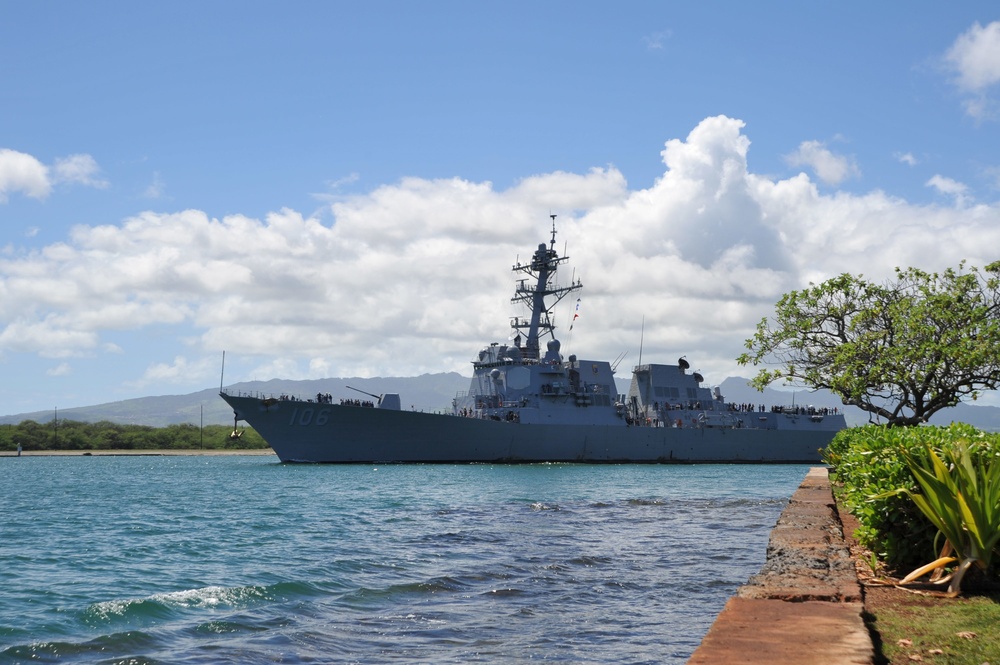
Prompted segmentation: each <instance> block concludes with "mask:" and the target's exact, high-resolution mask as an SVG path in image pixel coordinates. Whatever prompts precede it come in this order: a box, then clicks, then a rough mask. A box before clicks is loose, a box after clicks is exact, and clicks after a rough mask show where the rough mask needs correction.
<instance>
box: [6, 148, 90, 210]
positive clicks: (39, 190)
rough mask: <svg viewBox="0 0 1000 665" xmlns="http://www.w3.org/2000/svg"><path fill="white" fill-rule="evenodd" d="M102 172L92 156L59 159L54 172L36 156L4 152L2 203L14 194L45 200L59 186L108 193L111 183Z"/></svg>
mask: <svg viewBox="0 0 1000 665" xmlns="http://www.w3.org/2000/svg"><path fill="white" fill-rule="evenodd" d="M100 172H101V169H100V167H99V166H98V165H97V161H96V160H95V159H94V158H93V157H91V156H90V155H83V154H77V155H70V156H68V157H59V158H57V159H56V161H55V164H54V165H53V166H52V167H51V168H50V167H48V166H45V164H43V163H42V162H40V161H39V160H38V159H37V158H36V157H34V156H32V155H29V154H27V153H23V152H18V151H16V150H10V149H8V148H0V203H6V202H7V201H8V200H9V195H10V194H11V193H14V192H19V193H21V194H23V195H25V196H29V197H32V198H36V199H44V198H46V197H47V196H48V195H49V194H50V193H51V192H52V187H53V185H54V184H56V183H76V184H81V185H86V186H88V187H95V188H97V189H104V188H106V187H107V186H108V182H107V180H104V179H103V178H101V177H100Z"/></svg>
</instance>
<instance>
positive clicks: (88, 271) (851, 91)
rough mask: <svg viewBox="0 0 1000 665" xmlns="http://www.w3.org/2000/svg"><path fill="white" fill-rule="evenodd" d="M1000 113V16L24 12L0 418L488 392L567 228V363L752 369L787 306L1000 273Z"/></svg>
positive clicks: (786, 11)
mask: <svg viewBox="0 0 1000 665" xmlns="http://www.w3.org/2000/svg"><path fill="white" fill-rule="evenodd" d="M998 121H1000V10H997V9H996V6H995V5H994V4H993V3H986V2H968V3H949V4H945V3H931V2H912V3H906V4H905V6H904V5H899V4H896V3H860V2H848V3H835V4H834V3H829V4H823V5H821V4H820V3H792V2H784V3H745V2H711V3H665V2H630V3H615V4H614V5H613V4H612V3H587V2H544V3H537V2H510V3H500V4H497V3H459V2H433V3H406V2H366V3H346V2H341V3H331V2H300V3H280V4H279V3H260V2H239V3H237V2H208V3H186V2H179V3H159V4H153V3H128V2H97V3H59V4H49V3H13V2H5V3H2V4H0V376H2V379H3V380H0V398H2V399H3V401H4V404H5V406H4V408H3V409H0V411H2V412H3V413H20V412H24V411H31V410H47V409H50V408H52V407H59V408H68V407H72V406H82V405H89V404H95V403H100V402H106V401H113V400H118V399H124V398H128V397H136V396H145V395H157V394H174V393H186V392H191V391H194V390H199V389H202V388H206V387H212V386H214V385H218V380H219V369H220V365H221V355H222V351H223V350H226V352H227V370H226V379H227V383H229V382H230V381H238V380H244V379H254V378H256V379H269V378H321V377H324V376H359V375H360V376H408V375H414V374H420V373H423V372H439V371H451V370H457V371H462V372H468V368H469V361H470V360H471V358H472V357H473V355H474V354H475V353H476V351H478V349H479V348H480V346H482V345H484V344H488V343H489V342H491V341H504V340H505V339H507V336H508V333H509V317H510V316H512V315H514V314H517V313H518V312H516V311H515V310H513V309H512V306H511V304H510V296H511V295H512V292H511V291H512V285H513V277H512V275H511V274H510V273H509V269H510V265H511V264H512V262H513V260H514V259H515V257H517V256H518V255H520V256H525V255H526V254H527V253H528V252H530V251H531V249H532V248H533V247H534V246H535V245H536V244H537V243H538V242H542V241H544V240H546V238H547V229H548V225H549V217H548V215H549V214H550V213H556V214H559V215H560V217H559V225H560V226H559V228H560V236H559V238H560V241H561V242H563V243H565V244H566V247H567V248H568V253H569V254H570V256H571V264H572V266H573V267H574V268H575V269H576V270H577V275H578V276H580V277H581V278H582V279H583V282H584V285H585V289H584V291H583V293H582V296H581V297H582V302H581V319H580V321H579V322H578V323H577V325H576V326H575V328H574V331H573V333H572V335H569V334H568V331H567V330H563V331H562V339H563V344H564V349H565V350H566V351H567V352H570V353H577V354H578V355H580V356H581V357H585V358H607V359H611V358H614V357H616V356H617V355H618V354H619V353H621V352H623V351H625V352H628V353H629V354H630V355H629V356H628V359H627V360H626V362H625V363H623V368H624V367H625V366H628V365H630V363H631V362H634V361H636V360H637V354H638V340H639V333H640V328H641V327H642V325H643V324H642V322H643V320H645V335H644V350H643V358H644V359H650V360H654V361H655V360H661V361H664V362H672V361H673V360H674V359H676V357H678V356H679V355H686V356H687V357H688V358H689V359H690V360H691V361H692V364H693V365H694V366H695V367H696V368H698V369H701V371H702V373H703V374H705V376H706V378H707V379H708V380H709V381H710V382H721V381H722V380H723V379H724V378H725V377H726V376H729V375H736V374H740V373H743V374H746V373H747V370H745V369H744V370H742V372H741V370H740V369H739V368H738V367H737V366H736V364H735V362H734V358H735V357H736V356H737V355H738V354H739V353H740V352H741V351H742V349H743V340H744V339H745V338H746V337H748V336H749V335H750V334H751V333H752V330H753V326H754V325H755V324H756V322H757V321H759V320H760V318H761V317H762V316H765V315H767V314H768V313H769V312H770V311H771V310H772V309H773V303H774V302H775V301H776V300H777V298H778V297H780V295H781V294H782V293H783V292H785V291H787V290H789V289H793V288H801V287H803V286H805V285H806V284H808V283H809V282H810V281H817V280H821V279H825V278H826V277H829V276H832V275H835V274H838V273H840V272H863V273H864V274H866V275H868V276H870V277H876V278H877V277H882V276H888V275H890V274H891V272H892V268H893V267H895V266H897V265H902V266H906V265H917V266H920V267H923V268H927V269H940V268H943V267H947V266H951V265H957V263H958V262H959V261H961V260H963V259H966V260H968V261H969V262H970V263H972V264H974V265H983V264H984V263H986V262H989V261H992V260H995V259H996V258H997V256H996V249H995V248H996V247H1000V203H998V201H1000V154H998V152H997V146H1000V132H998V128H1000V124H998ZM567 309H568V306H567ZM566 314H567V316H568V311H567V312H566ZM558 316H559V313H558V312H557V321H558ZM626 374H627V371H626Z"/></svg>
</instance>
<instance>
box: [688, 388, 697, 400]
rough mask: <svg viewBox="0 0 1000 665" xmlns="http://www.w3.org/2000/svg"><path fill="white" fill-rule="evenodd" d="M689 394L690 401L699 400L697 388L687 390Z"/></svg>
mask: <svg viewBox="0 0 1000 665" xmlns="http://www.w3.org/2000/svg"><path fill="white" fill-rule="evenodd" d="M687 394H688V399H697V398H698V390H697V389H696V388H688V389H687Z"/></svg>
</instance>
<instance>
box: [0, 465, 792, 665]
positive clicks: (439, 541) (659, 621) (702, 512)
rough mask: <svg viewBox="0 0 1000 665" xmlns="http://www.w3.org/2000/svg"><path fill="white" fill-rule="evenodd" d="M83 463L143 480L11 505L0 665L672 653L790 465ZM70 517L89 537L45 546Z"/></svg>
mask: <svg viewBox="0 0 1000 665" xmlns="http://www.w3.org/2000/svg"><path fill="white" fill-rule="evenodd" d="M90 461H92V462H93V461H98V462H100V464H101V465H104V466H103V467H102V468H103V470H104V471H105V472H106V476H105V478H104V480H105V481H107V480H108V479H109V478H116V477H119V476H121V477H128V474H130V473H131V474H134V473H136V472H137V471H138V472H141V473H142V474H144V476H143V483H142V484H138V485H136V486H135V487H134V488H133V489H132V490H131V492H126V493H125V496H124V497H103V498H102V497H100V496H95V495H94V494H92V492H93V491H94V490H95V488H97V487H100V486H101V483H100V479H94V478H90V479H89V480H88V478H89V477H88V476H80V475H78V474H70V473H65V474H62V475H60V474H59V473H52V469H51V468H49V469H48V476H49V477H50V478H51V480H50V481H49V482H51V483H53V484H55V483H60V489H61V491H64V492H76V493H77V496H78V503H81V504H82V505H81V507H79V508H72V507H71V508H70V509H69V510H68V511H64V512H63V514H58V513H53V512H48V511H45V510H42V511H37V507H36V508H28V507H25V508H24V509H25V510H35V511H36V512H35V513H34V514H33V516H32V517H31V519H28V518H25V519H24V521H23V523H21V524H19V525H15V527H16V528H15V530H13V531H11V533H16V534H20V535H21V538H20V543H19V544H18V546H17V547H16V548H13V549H11V550H10V553H9V554H8V550H7V549H6V548H5V549H4V550H3V551H2V552H0V567H2V568H3V569H4V570H7V571H10V570H11V569H10V565H11V564H14V563H15V562H16V566H17V567H18V568H20V571H21V573H23V575H20V576H19V575H16V574H14V573H11V572H7V573H0V583H2V584H3V585H4V588H5V589H6V588H8V587H9V588H11V589H12V590H13V592H14V593H12V594H10V595H8V596H6V597H5V598H0V617H11V618H4V619H0V663H17V662H48V663H78V662H79V663H216V662H234V663H235V662H239V663H271V662H284V663H315V662H323V663H331V662H336V663H352V662H364V663H397V662H400V663H401V662H429V661H433V662H520V661H524V660H529V659H544V660H549V661H556V662H567V663H570V662H572V663H581V662H584V663H586V662H592V663H597V662H600V663H643V662H649V663H672V662H673V663H681V662H684V661H685V660H686V659H687V658H688V657H689V656H690V654H691V652H692V651H693V650H694V648H695V647H696V646H697V644H698V643H699V642H700V640H701V638H702V636H703V635H704V632H705V631H706V630H707V628H708V626H710V625H711V622H712V621H713V620H714V617H715V614H716V613H717V612H718V611H719V610H720V609H721V607H722V605H723V604H724V603H725V601H726V599H727V598H728V597H729V595H731V593H732V592H733V590H734V589H735V588H736V586H738V585H739V584H741V583H743V582H744V581H745V580H746V578H747V577H749V575H751V574H753V573H755V572H757V570H758V569H759V567H760V564H761V563H762V561H763V556H764V550H765V547H766V543H767V537H768V533H769V530H770V528H771V527H772V526H773V524H774V522H775V520H776V519H777V516H778V515H779V514H780V512H781V509H782V508H783V507H784V505H785V501H786V498H787V496H789V495H790V494H791V492H792V491H793V490H794V488H795V487H796V486H797V485H798V483H799V482H800V481H801V478H802V476H803V475H804V469H801V468H796V467H761V466H755V467H752V468H751V469H743V468H742V467H729V468H709V467H704V468H702V467H693V468H692V467H655V466H637V467H628V466H621V467H595V466H579V467H578V466H574V465H562V466H554V467H545V468H541V465H540V466H539V467H489V466H475V467H461V466H457V467H448V466H424V467H421V466H411V467H391V466H390V467H379V470H378V473H377V474H376V473H374V470H372V469H366V468H362V467H286V466H281V465H275V464H271V463H268V462H266V461H264V460H261V459H260V458H217V459H212V460H210V461H208V462H207V463H206V462H205V461H204V460H201V462H200V463H194V462H191V463H185V462H184V461H183V460H182V461H176V460H169V461H168V460H156V461H145V462H144V466H143V468H141V469H135V468H125V467H128V466H129V464H132V465H135V464H136V463H135V462H134V461H132V460H128V459H125V458H122V459H116V460H107V461H105V460H90ZM157 462H160V463H161V464H162V466H157ZM61 463H62V464H64V465H66V466H67V467H69V468H68V470H72V465H73V464H78V465H79V464H81V463H84V462H82V461H81V460H79V459H77V460H64V461H62V462H61ZM116 464H117V465H118V466H117V467H116V466H115V465H116ZM23 470H24V469H23V468H22V469H19V472H23ZM43 475H44V474H43ZM67 478H69V479H70V480H72V479H73V478H76V479H77V481H79V482H75V483H74V482H68V481H67ZM16 480H17V479H16ZM92 481H93V482H92ZM19 482H23V483H25V487H27V485H28V484H30V483H31V482H32V479H31V478H30V475H29V476H26V477H25V478H22V479H19ZM34 482H35V484H36V485H37V484H38V480H37V478H36V479H35V481H34ZM43 484H44V482H43ZM164 488H177V489H178V491H180V492H184V493H183V494H178V493H176V492H174V493H170V492H165V491H164ZM185 495H194V496H195V497H197V500H190V501H189V500H186V499H185V498H184V496H185ZM123 500H124V501H129V502H130V503H129V505H130V506H131V508H130V511H132V514H131V515H130V516H129V517H123V516H122V515H121V511H120V503H121V501H123ZM63 505H65V504H63ZM67 513H68V514H67ZM179 514H183V515H184V519H183V520H178V519H176V516H177V515H179ZM45 519H49V520H51V521H52V522H53V524H51V525H48V526H47V525H46V524H45V523H44V521H45ZM65 520H71V521H72V522H73V523H74V524H77V525H80V528H86V525H87V523H88V521H89V522H92V523H93V525H94V527H93V529H92V530H91V533H93V532H94V531H97V532H99V533H100V534H101V537H100V538H99V539H93V538H87V537H85V536H84V535H79V536H77V537H76V539H74V538H73V537H72V536H70V537H69V540H68V541H67V542H65V544H64V545H63V546H62V547H55V548H53V547H52V542H53V541H52V540H50V539H47V538H46V537H45V535H46V534H45V533H44V532H45V531H46V529H50V530H53V529H54V530H58V531H59V533H60V534H64V535H65V534H70V533H71V530H70V529H68V528H67V527H66V524H65ZM137 525H139V528H137ZM149 525H154V528H150V527H149ZM28 528H31V529H34V530H35V531H32V532H26V531H25V529H28ZM195 535H197V539H195V538H194V536H195ZM178 541H181V544H180V545H178V544H176V543H177V542H178ZM184 542H187V543H190V542H197V543H198V546H197V547H193V546H188V545H184V544H183V543H184ZM206 543H208V544H210V546H206V545H205V544H206ZM81 546H86V547H87V548H88V553H87V559H86V562H85V564H80V563H79V549H78V548H79V547H81ZM43 548H46V549H45V551H44V552H43V551H42V549H43ZM15 550H16V554H15V553H14V552H15ZM43 554H44V556H43ZM35 555H37V556H35ZM19 580H22V582H21V583H19ZM23 580H30V584H28V583H24V582H23ZM143 590H145V593H143V592H142V591H143ZM136 591H139V593H136ZM13 617H18V618H19V620H18V621H14V620H13Z"/></svg>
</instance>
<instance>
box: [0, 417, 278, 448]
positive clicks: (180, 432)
mask: <svg viewBox="0 0 1000 665" xmlns="http://www.w3.org/2000/svg"><path fill="white" fill-rule="evenodd" d="M231 432H232V427H228V426H225V425H206V426H205V427H204V428H203V429H202V428H199V427H198V426H197V425H191V424H189V423H184V424H180V425H169V426H167V427H148V426H146V425H120V424H118V423H112V422H108V421H106V420H102V421H101V422H97V423H83V422H78V421H75V420H59V421H58V422H48V423H45V424H40V423H37V422H35V421H33V420H25V421H22V422H21V423H20V424H19V425H7V426H0V450H16V449H17V444H18V443H20V444H21V448H22V450H26V451H31V450H195V449H198V448H202V447H204V448H206V449H232V450H252V449H258V448H267V447H268V446H267V443H266V442H265V441H264V440H263V439H262V438H261V437H260V435H259V434H257V432H255V431H254V430H252V429H250V428H247V429H246V430H245V431H244V432H243V435H242V436H241V437H240V438H239V439H232V438H230V436H229V435H230V433H231Z"/></svg>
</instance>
